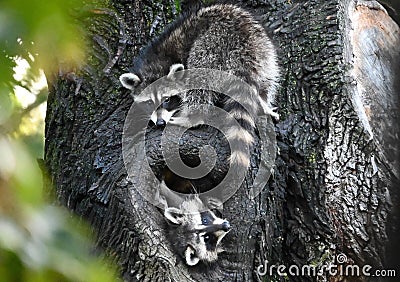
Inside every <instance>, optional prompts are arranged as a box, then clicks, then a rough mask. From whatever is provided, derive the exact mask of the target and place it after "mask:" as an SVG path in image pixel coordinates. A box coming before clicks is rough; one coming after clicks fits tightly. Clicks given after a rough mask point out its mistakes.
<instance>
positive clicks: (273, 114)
mask: <svg viewBox="0 0 400 282" xmlns="http://www.w3.org/2000/svg"><path fill="white" fill-rule="evenodd" d="M277 109H278V108H277V107H274V108H270V107H268V108H267V109H266V111H265V113H266V114H269V115H271V116H272V117H273V118H275V119H276V120H279V114H278V113H277V112H275V111H276V110H277Z"/></svg>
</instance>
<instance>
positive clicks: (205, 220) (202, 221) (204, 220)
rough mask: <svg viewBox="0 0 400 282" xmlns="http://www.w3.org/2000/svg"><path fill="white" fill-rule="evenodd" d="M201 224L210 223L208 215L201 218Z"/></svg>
mask: <svg viewBox="0 0 400 282" xmlns="http://www.w3.org/2000/svg"><path fill="white" fill-rule="evenodd" d="M201 224H203V225H208V224H209V220H208V218H207V217H203V218H202V219H201ZM207 236H208V235H207Z"/></svg>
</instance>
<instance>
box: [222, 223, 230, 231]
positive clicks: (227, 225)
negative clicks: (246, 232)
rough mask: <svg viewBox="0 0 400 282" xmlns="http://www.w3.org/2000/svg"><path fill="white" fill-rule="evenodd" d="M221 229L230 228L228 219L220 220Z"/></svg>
mask: <svg viewBox="0 0 400 282" xmlns="http://www.w3.org/2000/svg"><path fill="white" fill-rule="evenodd" d="M221 227H222V230H224V231H229V229H231V224H230V223H229V221H224V222H222V226H221Z"/></svg>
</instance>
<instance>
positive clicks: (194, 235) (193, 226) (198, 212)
mask: <svg viewBox="0 0 400 282" xmlns="http://www.w3.org/2000/svg"><path fill="white" fill-rule="evenodd" d="M164 215H165V218H166V219H167V220H168V221H169V222H170V223H171V225H172V226H175V229H174V230H173V231H172V232H171V234H172V235H173V236H174V238H173V240H172V244H173V245H174V246H175V247H176V249H177V251H178V252H180V255H182V256H183V257H184V259H185V262H186V264H187V265H189V266H194V265H196V264H197V263H199V261H203V262H214V261H216V260H217V259H218V253H220V252H222V251H223V250H222V248H221V247H220V243H221V240H222V239H223V238H224V236H225V235H226V234H227V233H228V232H229V230H230V228H231V226H230V224H229V222H228V221H226V220H224V219H221V218H219V217H217V216H216V215H215V214H214V212H212V211H211V210H209V209H205V206H204V204H203V202H202V201H201V200H200V198H199V197H194V198H192V199H190V200H187V201H184V202H183V203H182V205H181V207H180V209H177V208H173V207H170V208H167V209H165V212H164Z"/></svg>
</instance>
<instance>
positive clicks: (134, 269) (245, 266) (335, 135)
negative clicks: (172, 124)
mask: <svg viewBox="0 0 400 282" xmlns="http://www.w3.org/2000/svg"><path fill="white" fill-rule="evenodd" d="M192 2H195V1H187V3H186V4H187V5H186V6H185V5H183V6H182V7H183V8H184V9H185V8H186V7H187V6H190V4H191V3H192ZM240 4H242V5H243V6H245V7H247V8H249V9H252V10H253V11H254V12H255V13H256V14H257V15H259V16H260V18H261V19H262V21H263V23H264V24H265V26H266V27H267V28H268V29H269V30H270V31H272V33H271V35H272V37H273V39H274V41H275V42H276V46H277V47H278V48H279V57H280V63H281V66H282V74H283V77H282V81H281V86H282V87H281V91H280V94H279V96H278V101H277V104H278V106H279V113H280V115H281V119H280V121H279V122H278V123H276V124H275V129H276V134H277V141H278V142H277V143H278V148H279V154H278V156H277V158H276V162H275V172H274V176H273V177H272V179H270V181H269V184H268V185H267V186H266V187H265V189H264V190H263V191H262V193H261V194H260V196H259V197H258V198H256V200H254V201H251V200H249V199H248V198H247V197H246V196H245V192H244V191H246V189H248V188H249V187H250V186H251V181H252V179H253V176H254V171H255V170H256V168H255V169H254V171H251V173H249V174H248V175H247V178H246V181H245V182H244V184H243V185H242V187H241V189H240V190H239V191H238V193H237V194H235V196H234V197H232V198H231V199H230V200H229V201H228V202H227V203H226V204H225V210H224V216H226V218H229V219H230V220H231V221H232V224H233V226H234V230H233V231H232V232H231V233H230V234H229V237H227V239H226V244H227V246H226V249H227V252H225V253H223V254H222V255H221V256H220V259H219V261H218V264H217V266H216V267H215V268H212V269H210V270H209V271H204V272H202V271H198V270H197V269H196V268H187V267H186V266H185V265H184V264H183V263H182V262H180V260H179V259H177V257H176V255H175V254H174V253H173V252H172V251H171V249H170V246H169V243H168V240H166V238H165V224H164V220H163V218H162V214H161V213H160V211H159V210H157V208H156V207H154V206H152V205H151V204H149V203H148V202H146V201H145V200H144V199H143V198H142V197H141V195H140V194H139V193H138V192H137V189H140V187H138V185H139V184H136V186H135V183H130V182H129V181H128V180H127V178H126V176H127V174H126V170H125V167H124V164H123V161H122V155H121V138H122V130H123V125H124V121H125V117H126V114H127V112H128V110H129V108H130V106H131V104H132V102H133V101H132V99H131V97H130V96H129V94H128V93H126V91H123V89H122V88H121V87H120V85H119V82H118V77H119V75H120V74H121V73H122V72H124V71H125V70H127V68H128V66H129V64H130V62H131V60H132V58H133V57H134V56H135V54H137V52H138V51H139V49H140V47H141V46H143V45H144V44H145V43H146V42H148V40H149V39H150V38H152V37H154V36H155V35H156V34H158V33H159V32H160V31H161V30H162V29H163V27H164V26H165V25H166V24H167V22H169V21H170V20H172V19H173V18H175V17H176V16H177V15H178V13H179V6H177V5H176V1H168V0H162V1H158V2H157V3H154V2H151V1H134V0H132V1H122V0H111V1H109V6H108V7H89V8H88V9H87V11H86V13H84V14H82V15H81V16H79V17H78V20H79V21H80V22H81V23H82V24H83V25H82V27H83V28H84V29H85V30H86V32H87V34H88V40H89V41H88V47H89V48H88V56H87V62H86V63H85V65H84V66H83V67H82V68H80V69H76V70H71V69H66V68H65V67H64V68H63V67H62V66H60V72H59V73H58V74H48V77H49V81H50V95H49V100H48V112H47V117H46V148H45V163H46V166H47V169H48V173H49V176H50V180H51V185H52V186H51V187H52V188H53V189H54V190H55V194H56V196H57V199H58V201H59V202H60V203H62V204H63V205H65V206H67V207H68V208H69V209H71V210H72V211H74V212H75V213H76V214H78V215H80V216H82V217H84V218H85V219H87V220H88V221H89V222H90V223H91V224H92V226H93V229H94V231H95V232H96V234H97V236H98V237H97V238H98V244H99V246H101V247H102V248H104V249H106V250H107V253H108V254H109V255H110V256H112V257H114V258H115V261H116V262H117V263H118V265H119V266H120V268H121V275H122V277H123V278H124V279H125V280H127V281H137V280H140V281H196V280H198V281H202V280H204V281H209V280H215V281H218V280H220V281H253V280H259V281H260V280H263V279H264V280H267V281H269V280H273V279H275V280H279V279H282V280H283V278H282V277H279V276H277V275H276V272H275V277H270V276H266V277H261V276H259V275H258V274H257V272H256V269H257V267H258V266H259V265H260V264H264V262H265V261H266V260H267V261H268V262H269V265H271V264H275V263H279V264H284V265H286V266H289V265H291V264H297V265H300V266H301V265H317V264H324V263H329V262H334V261H335V257H336V255H338V254H340V253H343V254H345V255H346V256H347V258H348V259H347V261H346V263H347V264H357V265H360V266H362V265H364V264H370V265H372V266H373V267H376V268H383V267H384V266H387V265H388V264H387V262H386V260H387V258H388V256H387V254H386V252H385V250H386V248H385V247H388V248H389V249H393V244H395V240H396V239H397V238H398V236H399V231H398V228H399V227H400V226H399V219H398V218H399V216H398V215H399V212H398V201H399V191H398V186H397V187H396V185H394V184H395V183H396V181H398V176H399V174H398V173H399V172H398V171H396V169H397V165H398V163H396V157H395V156H397V155H398V142H399V140H398V138H399V137H398V128H396V127H394V126H393V125H394V124H396V118H398V111H397V109H398V104H397V103H398V92H396V89H397V91H398V89H399V88H398V85H395V81H396V79H395V77H396V76H395V75H396V74H397V75H398V74H399V69H398V66H399V64H398V62H399V50H398V46H399V43H400V39H399V28H398V26H397V25H396V24H395V23H394V22H393V21H392V20H391V18H390V17H389V16H388V15H387V14H386V13H385V11H384V9H383V8H382V7H380V6H379V5H378V4H377V3H376V2H375V1H358V2H357V1H353V0H333V1H324V0H310V1H305V0H304V1H300V0H299V1H286V0H269V1H265V0H264V1H256V0H250V1H240ZM396 87H397V88H396ZM192 133H193V134H200V135H201V136H202V138H199V140H198V141H196V142H198V143H196V144H193V143H191V142H187V143H186V144H188V145H187V146H197V145H202V144H205V143H206V142H207V141H206V139H207V138H210V134H212V133H210V132H200V133H199V132H196V131H192ZM152 134H154V136H153V137H154V138H152V139H151V140H150V144H149V146H154V148H157V142H158V141H157V140H159V133H157V132H153V133H152ZM152 140H154V141H152ZM185 146H186V145H185ZM187 149H188V150H189V151H191V148H187ZM217 151H219V152H220V153H221V154H227V152H226V151H225V149H224V148H217ZM153 158H154V163H155V164H156V165H155V166H156V168H157V162H158V161H159V160H157V157H155V156H154V155H153ZM257 161H258V154H257V150H255V151H254V152H253V160H252V163H257ZM158 165H160V164H158ZM391 184H393V185H391ZM388 235H389V237H388ZM396 236H397V238H396ZM224 240H225V239H224ZM389 258H390V257H389ZM389 263H390V261H389ZM391 266H392V267H394V266H395V265H391ZM210 277H211V278H210ZM328 278H329V277H328V276H327V275H324V276H321V277H319V279H320V280H325V279H328ZM330 279H331V281H337V280H340V279H341V277H339V276H335V277H330ZM348 279H349V280H357V278H354V277H353V278H352V277H348ZM290 280H291V281H292V280H293V281H308V280H310V281H312V280H315V277H308V276H303V277H290Z"/></svg>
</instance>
